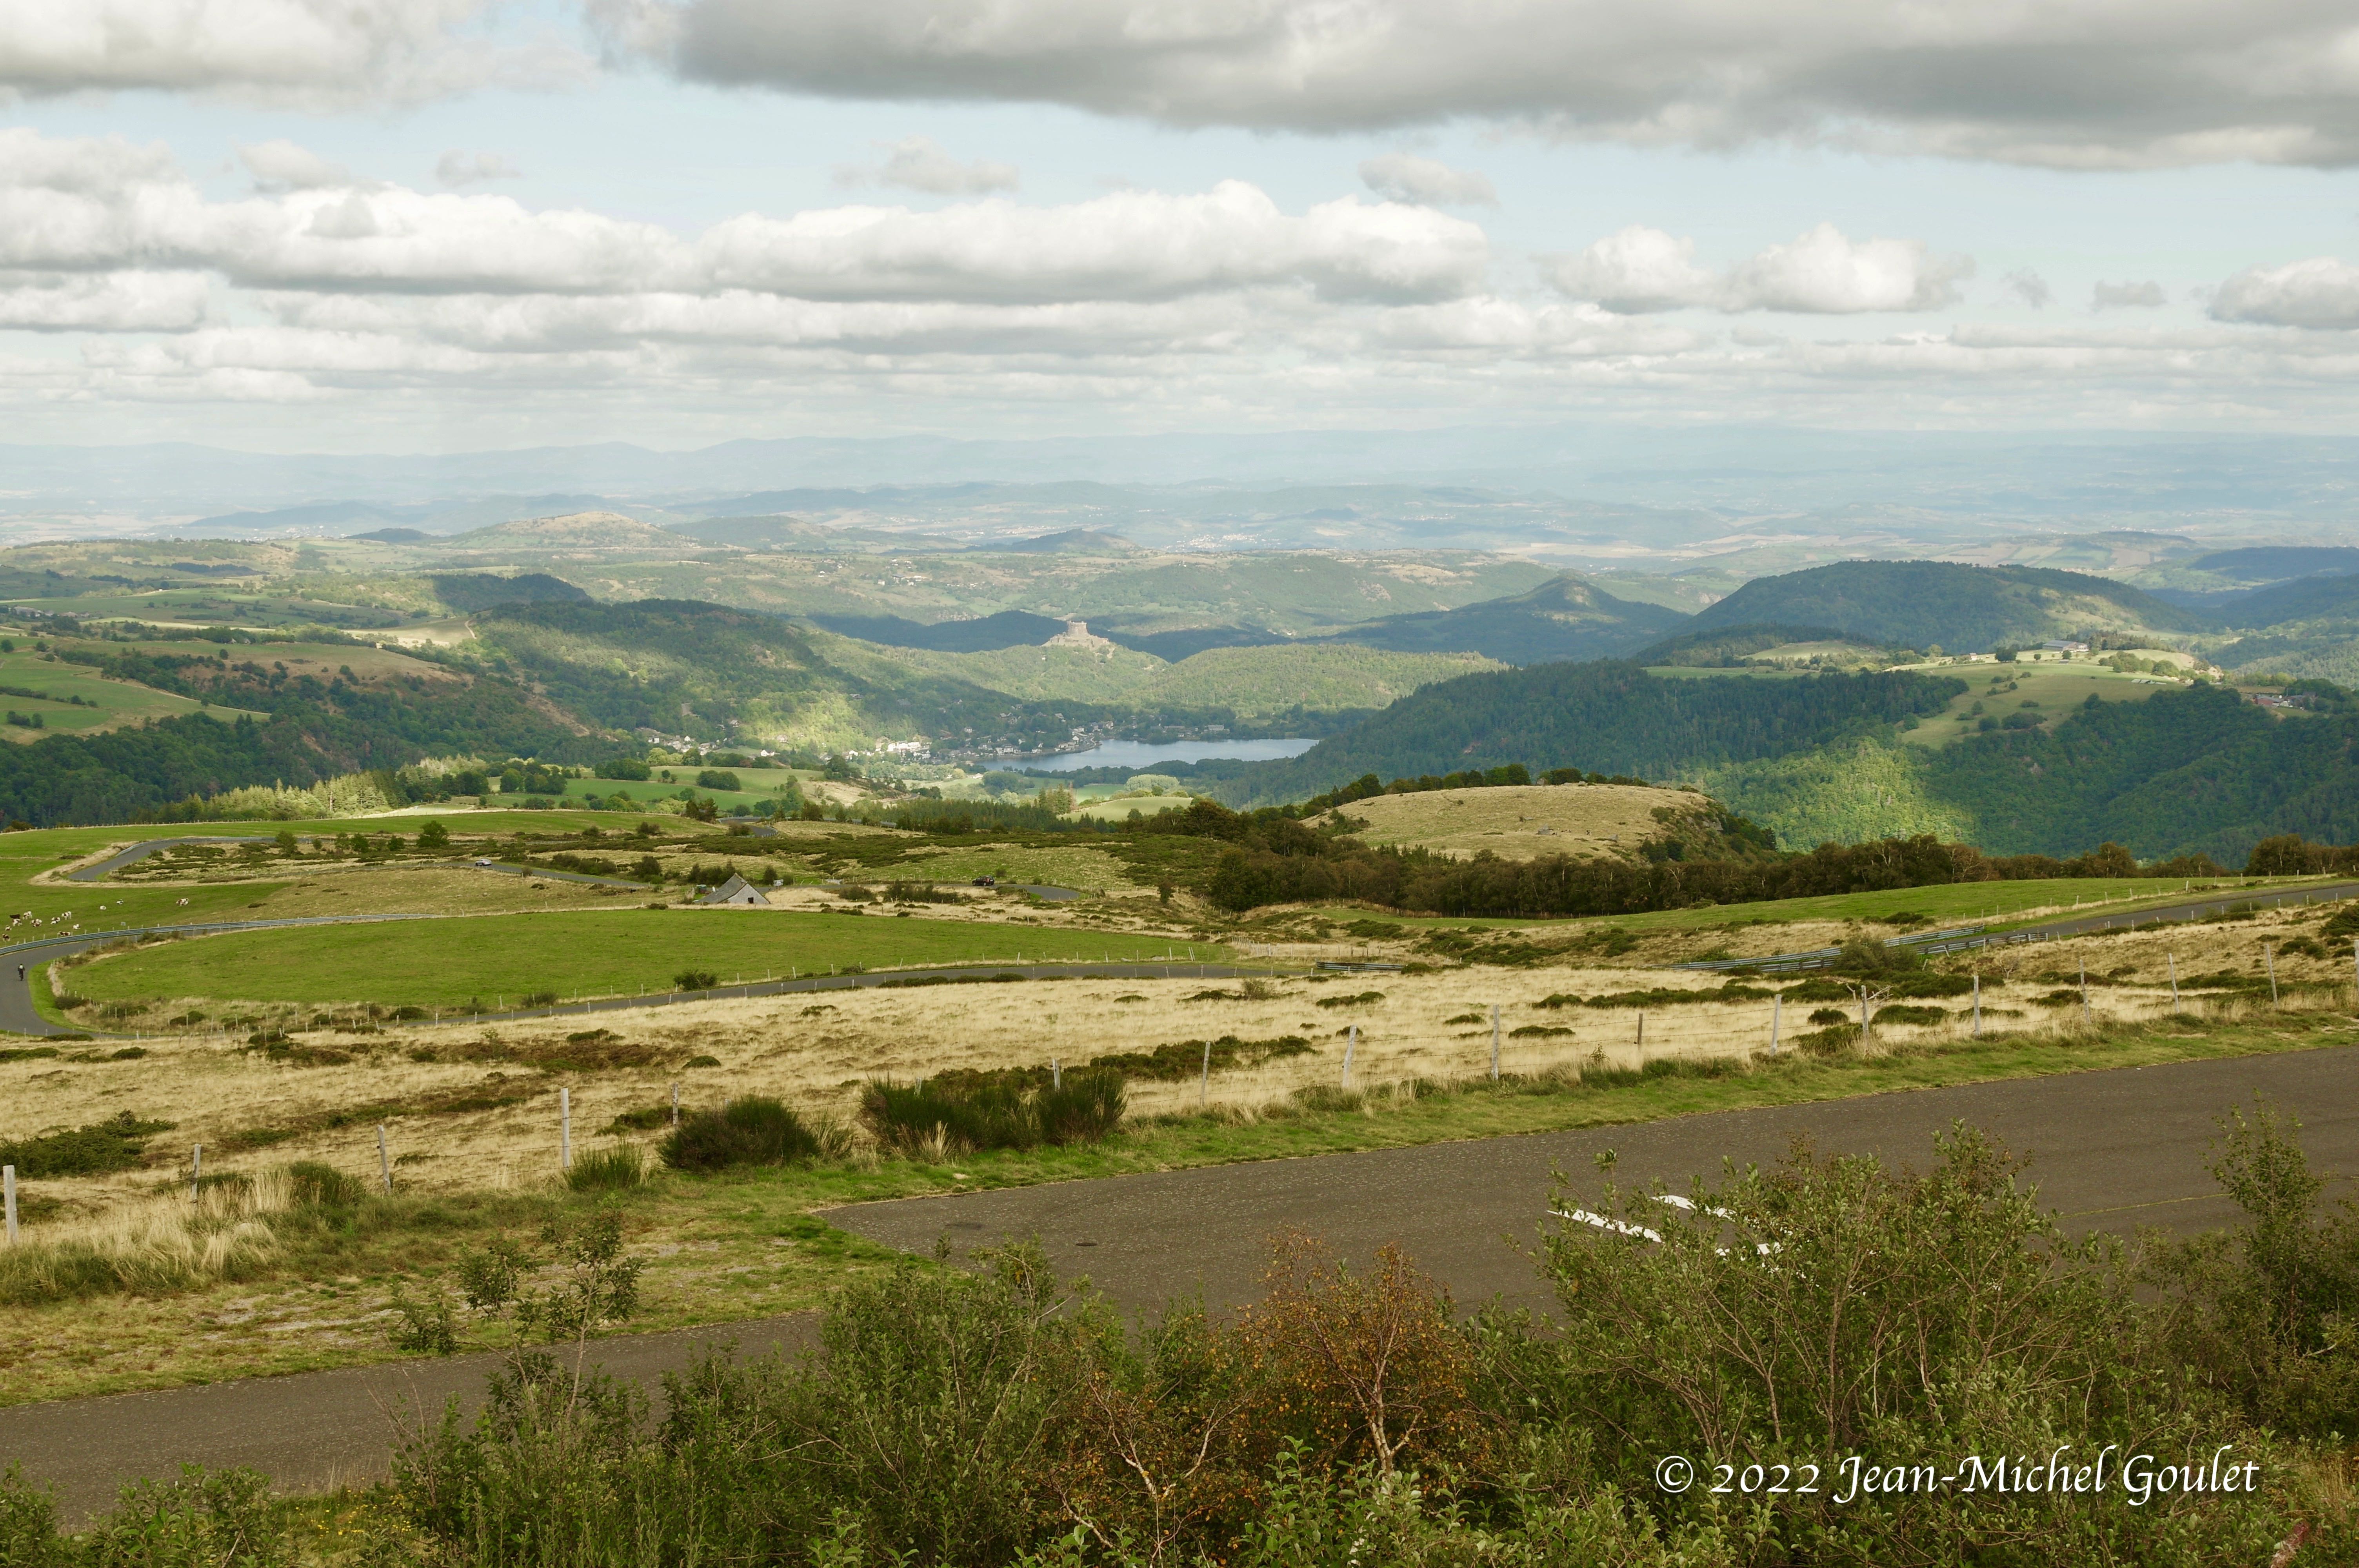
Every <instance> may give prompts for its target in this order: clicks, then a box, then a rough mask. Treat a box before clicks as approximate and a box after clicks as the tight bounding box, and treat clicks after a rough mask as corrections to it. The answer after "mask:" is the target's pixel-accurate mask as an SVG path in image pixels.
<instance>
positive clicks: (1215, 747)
mask: <svg viewBox="0 0 2359 1568" xmlns="http://www.w3.org/2000/svg"><path fill="white" fill-rule="evenodd" d="M1317 744H1319V742H1318V741H1316V740H1312V739H1306V738H1304V737H1301V736H1288V737H1285V738H1283V739H1279V740H1275V741H1173V742H1172V743H1171V744H1170V745H1168V746H1149V745H1146V744H1143V743H1142V742H1140V741H1106V742H1105V743H1104V744H1103V745H1098V746H1093V747H1091V748H1090V749H1089V750H1088V751H1086V752H1065V753H1064V754H1063V755H1061V756H1055V757H1049V758H1048V759H1046V760H1044V761H1039V762H1026V763H1024V764H1022V765H1023V766H1025V767H1027V768H1038V769H1040V770H1042V771H1043V772H1046V773H1069V772H1071V770H1072V769H1075V768H1128V769H1130V770H1131V771H1132V772H1133V773H1152V772H1153V771H1154V769H1155V764H1156V763H1158V762H1202V761H1204V760H1205V759H1206V758H1207V757H1222V758H1226V759H1231V760H1234V761H1236V762H1275V761H1277V759H1278V758H1280V757H1299V756H1300V755H1302V753H1303V752H1307V751H1309V750H1310V748H1311V747H1313V746H1316V745H1317Z"/></svg>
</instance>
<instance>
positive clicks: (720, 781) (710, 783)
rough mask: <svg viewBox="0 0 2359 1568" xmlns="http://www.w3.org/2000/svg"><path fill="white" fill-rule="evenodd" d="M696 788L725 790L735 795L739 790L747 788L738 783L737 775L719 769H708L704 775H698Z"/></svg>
mask: <svg viewBox="0 0 2359 1568" xmlns="http://www.w3.org/2000/svg"><path fill="white" fill-rule="evenodd" d="M696 787H697V788H699V789H725V790H729V791H731V792H733V793H734V792H735V791H737V790H740V789H743V788H744V787H745V786H744V785H743V784H739V783H738V782H737V775H736V774H735V773H726V772H723V770H721V769H719V768H707V769H705V770H704V771H703V772H702V773H699V774H697V775H696Z"/></svg>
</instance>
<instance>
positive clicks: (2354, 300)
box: [2212, 256, 2359, 328]
mask: <svg viewBox="0 0 2359 1568" xmlns="http://www.w3.org/2000/svg"><path fill="white" fill-rule="evenodd" d="M2212 319H2213V320H2215V321H2255V322H2260V323H2264V324H2266V325H2268V326H2273V327H2310V328H2353V327H2359V266H2353V265H2350V264H2349V263H2347V262H2345V261H2343V259H2342V258H2341V257H2339V256H2312V257H2310V259H2309V260H2308V261H2298V262H2290V263H2288V264H2287V265H2284V266H2278V267H2258V266H2256V267H2251V268H2247V269H2246V270H2245V271H2244V272H2240V273H2238V274H2237V275H2236V276H2234V277H2232V278H2230V279H2228V281H2226V282H2225V283H2223V284H2222V285H2221V286H2220V287H2218V288H2217V289H2215V290H2214V291H2213V292H2212Z"/></svg>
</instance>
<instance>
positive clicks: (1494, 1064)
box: [1491, 1002, 1499, 1083]
mask: <svg viewBox="0 0 2359 1568" xmlns="http://www.w3.org/2000/svg"><path fill="white" fill-rule="evenodd" d="M1491 1081H1492V1082H1493V1083H1497V1082H1498V1081H1499V1004H1498V1003H1497V1002H1493V1003H1492V1004H1491Z"/></svg>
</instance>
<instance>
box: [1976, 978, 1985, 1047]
mask: <svg viewBox="0 0 2359 1568" xmlns="http://www.w3.org/2000/svg"><path fill="white" fill-rule="evenodd" d="M1982 1037H1983V972H1982V971H1981V970H1980V969H1976V970H1975V971H1974V1038H1975V1039H1977V1040H1979V1039H1981V1038H1982Z"/></svg>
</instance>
